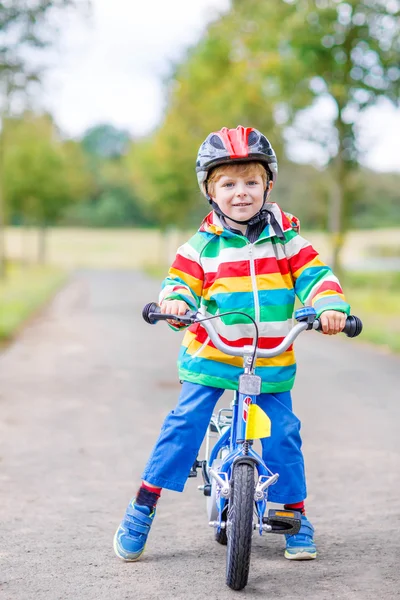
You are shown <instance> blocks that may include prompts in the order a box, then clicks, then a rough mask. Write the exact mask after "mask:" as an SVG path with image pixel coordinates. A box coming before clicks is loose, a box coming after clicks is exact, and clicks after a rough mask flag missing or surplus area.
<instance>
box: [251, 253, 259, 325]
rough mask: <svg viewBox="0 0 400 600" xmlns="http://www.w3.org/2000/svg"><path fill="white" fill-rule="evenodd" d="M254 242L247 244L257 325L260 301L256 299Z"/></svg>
mask: <svg viewBox="0 0 400 600" xmlns="http://www.w3.org/2000/svg"><path fill="white" fill-rule="evenodd" d="M253 249H254V244H249V255H250V275H251V283H252V286H253V297H254V315H255V320H256V323H257V325H258V324H259V323H260V302H259V299H258V288H257V279H256V265H255V261H254V256H253Z"/></svg>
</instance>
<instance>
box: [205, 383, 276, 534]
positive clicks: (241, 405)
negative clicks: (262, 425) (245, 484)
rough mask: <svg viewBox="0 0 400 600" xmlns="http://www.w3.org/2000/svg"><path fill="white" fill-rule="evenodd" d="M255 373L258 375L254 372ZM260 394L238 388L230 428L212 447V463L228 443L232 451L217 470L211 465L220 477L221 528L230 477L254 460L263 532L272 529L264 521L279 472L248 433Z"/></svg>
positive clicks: (217, 524) (256, 499) (258, 512)
mask: <svg viewBox="0 0 400 600" xmlns="http://www.w3.org/2000/svg"><path fill="white" fill-rule="evenodd" d="M254 377H255V376H254ZM257 396H258V394H245V393H242V392H240V391H238V392H235V396H234V400H233V402H232V423H231V426H230V428H229V429H228V430H226V431H225V432H224V433H223V434H222V435H221V437H220V438H219V440H218V441H217V443H216V444H215V446H214V447H213V448H212V450H211V453H210V456H209V459H208V464H209V465H212V464H213V462H214V460H215V459H216V458H217V456H218V453H219V452H220V451H221V450H222V449H223V448H226V447H228V444H229V453H228V455H227V456H225V457H224V458H223V462H222V464H221V466H220V468H219V469H218V471H214V470H213V469H212V467H210V468H209V469H208V475H209V476H211V477H213V478H214V479H215V480H216V485H217V488H216V496H217V498H216V501H217V507H218V521H217V523H216V524H214V525H216V526H217V528H218V530H220V529H221V527H222V526H223V520H222V514H223V511H224V509H225V506H226V503H227V502H228V499H229V496H230V481H231V478H232V472H233V467H234V465H235V464H236V463H238V462H241V461H251V462H253V463H254V465H255V467H256V469H257V472H258V483H257V486H256V490H255V495H254V500H255V504H256V508H257V515H258V522H259V523H258V524H259V533H260V535H262V533H263V531H265V530H267V529H269V526H268V525H265V524H263V517H264V514H265V510H266V507H267V495H268V487H269V486H270V485H272V484H273V483H275V482H276V481H277V479H278V477H279V475H278V474H277V473H275V474H274V473H272V471H271V470H270V469H268V467H267V465H266V464H265V462H264V461H263V459H262V458H261V456H260V455H259V454H258V453H257V452H256V451H255V450H253V448H252V447H251V446H252V444H253V441H254V440H253V439H250V438H249V437H248V436H247V435H246V434H247V427H248V424H249V415H250V410H251V409H250V407H251V406H255V405H256V404H257Z"/></svg>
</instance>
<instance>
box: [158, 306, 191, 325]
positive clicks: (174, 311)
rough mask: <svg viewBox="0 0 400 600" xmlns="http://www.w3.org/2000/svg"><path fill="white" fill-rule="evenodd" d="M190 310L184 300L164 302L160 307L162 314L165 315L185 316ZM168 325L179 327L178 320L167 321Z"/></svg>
mask: <svg viewBox="0 0 400 600" xmlns="http://www.w3.org/2000/svg"><path fill="white" fill-rule="evenodd" d="M188 310H190V306H188V305H187V304H186V302H184V301H183V300H164V301H163V302H161V305H160V312H161V314H163V315H166V314H168V315H179V316H180V315H182V316H183V315H184V314H186V312H187V311H188ZM167 323H169V324H170V325H179V323H180V321H178V319H167Z"/></svg>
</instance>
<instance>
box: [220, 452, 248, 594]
mask: <svg viewBox="0 0 400 600" xmlns="http://www.w3.org/2000/svg"><path fill="white" fill-rule="evenodd" d="M253 509H254V465H253V464H249V463H238V464H237V465H235V467H234V469H233V473H232V493H231V497H230V499H229V508H228V518H227V523H226V527H227V542H228V543H227V554H226V583H227V585H228V586H229V587H230V588H231V589H232V590H242V589H243V588H244V587H245V586H246V585H247V580H248V577H249V569H250V553H251V538H252V535H253Z"/></svg>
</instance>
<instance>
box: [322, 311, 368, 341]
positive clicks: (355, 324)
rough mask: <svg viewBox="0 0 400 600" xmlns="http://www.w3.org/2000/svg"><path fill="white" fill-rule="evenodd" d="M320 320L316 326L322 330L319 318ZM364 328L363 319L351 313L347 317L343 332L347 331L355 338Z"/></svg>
mask: <svg viewBox="0 0 400 600" xmlns="http://www.w3.org/2000/svg"><path fill="white" fill-rule="evenodd" d="M318 321H319V324H318V327H317V328H316V331H322V326H321V321H320V320H319V319H318ZM362 328H363V324H362V321H361V319H359V318H358V317H355V316H354V315H349V316H348V317H347V319H346V325H345V326H344V329H343V331H342V333H345V334H346V335H347V337H350V338H353V337H357V336H358V335H360V333H361V332H362Z"/></svg>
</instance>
